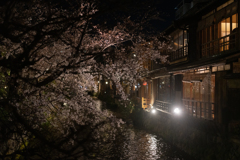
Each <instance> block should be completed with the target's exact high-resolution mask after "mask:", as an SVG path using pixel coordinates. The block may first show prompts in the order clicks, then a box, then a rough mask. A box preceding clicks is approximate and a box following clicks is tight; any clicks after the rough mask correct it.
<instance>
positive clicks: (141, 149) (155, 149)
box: [114, 129, 186, 160]
mask: <svg viewBox="0 0 240 160" xmlns="http://www.w3.org/2000/svg"><path fill="white" fill-rule="evenodd" d="M116 149H117V150H116V151H115V153H114V154H115V156H114V157H115V159H122V160H186V159H185V158H184V157H183V154H182V153H181V152H180V151H178V150H176V148H174V147H172V146H171V145H169V144H167V143H166V142H164V141H163V139H162V138H160V137H157V136H156V135H153V134H148V133H145V132H143V131H139V130H134V129H127V130H126V132H125V135H124V138H123V139H122V140H120V141H119V142H118V144H116Z"/></svg>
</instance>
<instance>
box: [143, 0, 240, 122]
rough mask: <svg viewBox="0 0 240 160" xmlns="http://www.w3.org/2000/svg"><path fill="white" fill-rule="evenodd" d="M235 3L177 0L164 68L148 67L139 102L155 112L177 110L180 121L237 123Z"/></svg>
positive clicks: (239, 33) (239, 68)
mask: <svg viewBox="0 0 240 160" xmlns="http://www.w3.org/2000/svg"><path fill="white" fill-rule="evenodd" d="M239 6H240V2H238V1H237V0H207V1H206V0H192V1H186V0H185V1H183V2H182V3H181V4H180V5H179V6H178V9H177V11H176V19H175V21H174V24H172V25H171V26H169V27H168V28H167V29H166V30H165V32H166V33H167V34H169V35H171V37H172V43H173V44H172V47H173V50H171V51H167V52H168V54H169V56H170V57H169V60H170V63H169V65H168V66H164V67H158V68H156V67H154V66H152V67H151V71H150V72H149V75H148V79H149V80H148V82H149V84H150V85H149V86H148V88H149V87H150V86H151V87H150V88H151V89H148V90H150V91H144V92H146V93H148V92H150V93H148V95H145V96H144V97H145V98H146V97H148V98H150V101H151V104H152V105H153V106H154V107H156V108H157V109H158V110H160V111H163V112H167V113H172V111H173V109H174V107H175V106H178V107H180V108H181V109H182V110H183V111H184V112H185V113H186V116H187V115H188V116H192V117H194V118H198V119H202V120H210V121H213V122H216V123H217V124H230V123H239V120H240V41H239V37H240V30H239V29H240V28H239V27H238V22H239V16H238V15H239V12H240V7H239Z"/></svg>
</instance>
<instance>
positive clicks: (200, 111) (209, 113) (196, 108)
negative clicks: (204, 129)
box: [182, 99, 214, 120]
mask: <svg viewBox="0 0 240 160" xmlns="http://www.w3.org/2000/svg"><path fill="white" fill-rule="evenodd" d="M182 101H183V105H184V107H185V109H186V111H187V113H188V115H191V116H193V117H197V118H203V119H209V120H212V119H214V103H212V102H202V101H195V100H189V99H183V100H182Z"/></svg>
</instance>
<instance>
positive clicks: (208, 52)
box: [201, 32, 238, 58]
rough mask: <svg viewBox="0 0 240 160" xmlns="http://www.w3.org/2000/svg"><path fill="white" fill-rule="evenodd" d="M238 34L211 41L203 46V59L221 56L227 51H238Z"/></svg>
mask: <svg viewBox="0 0 240 160" xmlns="http://www.w3.org/2000/svg"><path fill="white" fill-rule="evenodd" d="M237 40H238V36H237V32H235V33H232V34H230V35H227V36H224V37H221V38H219V39H216V40H213V41H209V42H207V43H204V44H202V45H201V55H202V58H208V57H214V56H218V55H221V54H222V53H223V52H225V51H229V50H234V49H237Z"/></svg>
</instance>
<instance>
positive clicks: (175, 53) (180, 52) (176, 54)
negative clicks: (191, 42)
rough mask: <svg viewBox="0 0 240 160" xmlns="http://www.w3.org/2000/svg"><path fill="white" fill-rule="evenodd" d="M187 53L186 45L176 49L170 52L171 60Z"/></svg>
mask: <svg viewBox="0 0 240 160" xmlns="http://www.w3.org/2000/svg"><path fill="white" fill-rule="evenodd" d="M187 55H188V46H184V47H182V48H180V49H178V50H176V51H173V52H171V61H175V60H178V59H181V58H183V57H186V56H187Z"/></svg>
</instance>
